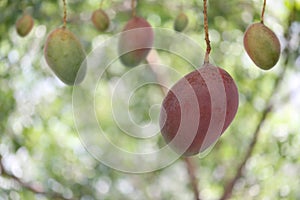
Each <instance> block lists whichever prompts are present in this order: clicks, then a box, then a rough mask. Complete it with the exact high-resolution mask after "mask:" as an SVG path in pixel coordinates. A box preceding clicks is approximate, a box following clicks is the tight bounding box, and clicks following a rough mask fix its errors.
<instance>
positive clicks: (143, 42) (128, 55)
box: [118, 16, 154, 67]
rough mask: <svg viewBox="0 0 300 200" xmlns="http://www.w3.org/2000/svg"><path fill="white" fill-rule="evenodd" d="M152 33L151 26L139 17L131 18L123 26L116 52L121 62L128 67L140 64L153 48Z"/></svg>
mask: <svg viewBox="0 0 300 200" xmlns="http://www.w3.org/2000/svg"><path fill="white" fill-rule="evenodd" d="M153 40H154V33H153V30H152V27H151V25H150V24H149V23H148V22H147V21H146V20H145V19H143V18H141V17H136V16H135V17H133V18H132V19H131V20H129V21H128V22H127V24H126V25H125V27H124V29H123V31H122V33H121V35H120V37H119V44H118V50H119V55H120V60H121V62H122V63H123V64H124V65H125V66H128V67H134V66H137V65H138V64H140V63H141V62H142V61H143V60H144V59H145V58H146V57H147V55H148V53H149V51H150V49H151V48H152V46H153Z"/></svg>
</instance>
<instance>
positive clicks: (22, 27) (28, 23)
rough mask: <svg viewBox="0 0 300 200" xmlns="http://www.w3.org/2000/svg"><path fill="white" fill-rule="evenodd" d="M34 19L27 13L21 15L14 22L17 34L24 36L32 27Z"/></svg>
mask: <svg viewBox="0 0 300 200" xmlns="http://www.w3.org/2000/svg"><path fill="white" fill-rule="evenodd" d="M33 24H34V21H33V19H32V17H31V16H30V15H28V14H25V15H23V16H22V17H21V18H20V19H18V20H17V22H16V30H17V33H18V34H19V36H21V37H25V36H26V35H27V34H28V33H29V32H30V31H31V29H32V27H33Z"/></svg>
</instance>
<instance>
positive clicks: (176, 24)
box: [174, 12, 189, 32]
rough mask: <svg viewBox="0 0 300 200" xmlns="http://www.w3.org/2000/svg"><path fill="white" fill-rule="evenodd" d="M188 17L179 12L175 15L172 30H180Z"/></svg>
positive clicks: (187, 21) (185, 25) (185, 24)
mask: <svg viewBox="0 0 300 200" xmlns="http://www.w3.org/2000/svg"><path fill="white" fill-rule="evenodd" d="M188 23H189V19H188V17H187V16H186V14H185V13H183V12H181V13H180V14H179V15H177V17H176V19H175V21H174V30H175V31H178V32H182V31H183V30H184V29H185V28H186V27H187V25H188Z"/></svg>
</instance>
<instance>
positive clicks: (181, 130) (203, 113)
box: [159, 63, 239, 156]
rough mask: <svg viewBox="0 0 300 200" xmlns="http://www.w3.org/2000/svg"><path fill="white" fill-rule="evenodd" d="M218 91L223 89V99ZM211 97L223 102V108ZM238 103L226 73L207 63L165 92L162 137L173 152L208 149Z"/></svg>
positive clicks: (234, 86)
mask: <svg viewBox="0 0 300 200" xmlns="http://www.w3.org/2000/svg"><path fill="white" fill-rule="evenodd" d="M216 77H220V79H216ZM220 89H221V90H223V89H225V96H223V95H221V94H220V93H218V91H219V90H220ZM214 98H221V99H224V102H225V103H226V105H225V107H223V106H224V105H223V104H220V101H218V100H216V99H214ZM238 104H239V95H238V89H237V86H236V84H235V82H234V80H233V79H232V77H231V76H230V75H229V74H228V73H227V72H226V71H225V70H223V69H221V68H219V67H216V66H213V65H211V64H209V63H206V64H204V65H203V66H202V67H201V68H199V69H197V70H194V71H192V72H191V73H189V74H187V75H186V76H184V77H183V78H181V79H180V80H179V81H178V82H177V83H175V85H174V86H172V88H171V89H170V90H169V92H168V93H167V96H166V97H165V99H164V100H163V103H162V108H161V112H160V122H159V123H160V127H161V134H162V136H163V138H164V140H165V141H166V143H167V144H168V145H169V146H170V147H171V148H172V149H173V150H174V151H175V152H176V153H178V154H180V155H183V156H193V155H196V154H198V153H199V152H203V151H204V150H205V149H207V148H208V147H209V146H211V145H212V144H213V143H214V142H215V141H216V140H217V139H218V138H219V137H220V136H221V134H223V132H224V131H225V130H226V129H227V128H228V126H229V125H230V124H231V122H232V121H233V119H234V117H235V115H236V113H237V110H238ZM224 113H226V114H225V118H223V114H224ZM216 116H221V117H216ZM215 126H217V127H222V129H221V130H220V132H219V133H216V132H213V131H212V127H215ZM195 127H196V129H194V128H195ZM195 130H196V133H195V132H194V131H195ZM209 134H210V135H209ZM206 138H210V139H206Z"/></svg>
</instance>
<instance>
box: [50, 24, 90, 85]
mask: <svg viewBox="0 0 300 200" xmlns="http://www.w3.org/2000/svg"><path fill="white" fill-rule="evenodd" d="M44 54H45V58H46V61H47V64H48V65H49V67H50V68H51V69H52V71H53V72H54V73H55V75H56V76H57V77H58V78H59V79H60V80H61V81H62V82H64V83H65V84H67V85H76V84H79V83H81V82H82V81H83V79H84V77H85V74H86V61H85V57H86V54H85V52H84V50H83V47H82V46H81V43H80V41H79V40H78V39H77V37H76V36H75V35H74V34H73V33H72V32H70V31H69V30H68V29H66V28H57V29H55V30H54V31H52V32H51V33H50V34H49V36H48V38H47V41H46V44H45V49H44ZM81 65H82V67H81ZM77 74H78V78H77V79H76V77H77Z"/></svg>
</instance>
